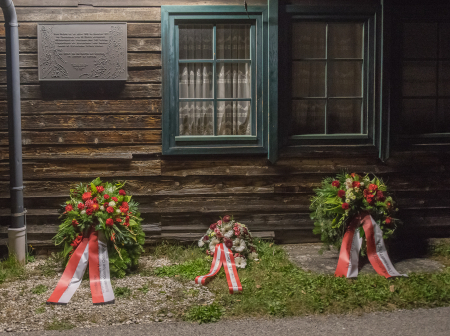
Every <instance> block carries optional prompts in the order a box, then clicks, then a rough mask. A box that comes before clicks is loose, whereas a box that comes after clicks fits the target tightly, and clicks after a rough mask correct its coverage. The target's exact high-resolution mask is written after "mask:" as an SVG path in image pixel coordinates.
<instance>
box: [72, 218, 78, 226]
mask: <svg viewBox="0 0 450 336" xmlns="http://www.w3.org/2000/svg"><path fill="white" fill-rule="evenodd" d="M72 225H73V226H74V227H75V226H77V225H78V222H77V220H76V219H72Z"/></svg>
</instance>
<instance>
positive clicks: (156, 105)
mask: <svg viewBox="0 0 450 336" xmlns="http://www.w3.org/2000/svg"><path fill="white" fill-rule="evenodd" d="M84 2H86V3H87V5H78V3H79V1H78V0H41V1H39V2H37V1H34V0H15V1H14V3H15V4H16V9H17V14H18V19H19V22H20V27H19V34H20V61H21V64H20V66H21V97H22V129H23V133H22V138H23V157H24V160H23V172H24V186H25V190H24V195H25V207H26V208H27V210H28V215H27V227H28V240H29V243H31V244H33V245H35V246H42V247H47V246H51V241H50V239H51V237H52V236H53V235H54V233H55V232H56V229H57V225H58V223H59V220H58V209H59V208H60V207H59V205H60V204H62V203H63V202H64V201H65V200H66V199H67V197H68V191H69V188H70V186H71V185H73V184H74V183H77V182H80V181H83V182H87V181H90V180H92V179H94V178H95V177H97V176H100V177H101V178H102V179H121V180H127V181H128V183H127V190H129V192H130V193H131V194H133V195H134V197H135V198H136V200H137V201H138V202H139V203H140V204H141V212H142V216H143V218H144V230H145V232H146V235H147V242H148V243H152V242H155V241H159V240H161V239H175V240H179V241H192V240H195V239H197V238H198V236H199V235H201V233H202V232H204V231H205V230H206V229H207V227H208V225H209V224H210V223H212V222H213V221H216V220H217V219H218V217H219V216H223V215H225V214H232V215H234V216H235V217H236V218H237V219H239V220H240V221H242V222H243V223H246V224H248V225H249V227H250V229H251V230H252V231H253V232H255V233H256V234H257V235H259V236H264V237H274V238H275V240H276V241H278V242H285V243H292V242H316V241H318V238H317V237H315V236H313V235H312V222H311V220H310V219H309V212H308V207H309V199H310V197H311V195H312V190H313V188H314V187H316V186H318V185H319V183H320V181H321V180H322V179H323V178H324V177H326V176H328V175H330V174H331V175H333V174H336V173H338V172H340V171H341V170H342V169H343V168H347V169H348V170H349V171H352V172H353V171H354V172H358V173H369V172H372V173H376V174H377V175H379V176H380V177H383V178H385V179H386V180H388V182H389V185H390V186H391V188H392V189H393V191H395V193H396V197H397V199H398V201H399V206H400V208H401V214H400V215H401V218H402V219H403V220H404V222H405V228H406V229H407V231H408V232H409V233H411V234H415V235H427V236H430V237H433V236H446V235H448V234H449V233H450V192H449V191H450V190H449V189H450V155H449V152H448V151H445V150H434V151H428V150H421V149H420V150H416V149H412V150H411V149H410V150H407V151H406V150H395V149H394V150H392V152H391V158H390V159H389V160H388V161H387V162H385V163H383V162H381V161H380V160H379V159H378V153H377V152H376V151H375V150H374V149H369V148H368V149H364V148H363V149H359V150H354V151H352V150H350V151H348V150H345V151H344V150H343V149H342V148H339V147H338V148H328V149H324V148H317V149H314V148H313V147H312V148H311V149H310V150H308V151H305V152H303V153H295V152H292V151H290V150H289V149H286V148H284V149H283V148H281V151H280V152H281V157H280V159H279V160H278V161H277V162H276V163H275V164H271V163H270V162H268V161H267V159H266V157H265V156H259V155H255V156H251V155H246V156H239V155H234V156H230V155H227V156H207V157H206V156H205V157H201V156H176V157H163V156H162V155H161V36H160V32H161V25H160V20H161V15H160V7H159V6H160V5H161V4H186V2H185V1H176V0H164V1H157V0H153V1H152V0H133V1H116V0H108V1H106V0H105V1H102V0H90V1H89V0H88V1H84ZM247 2H248V3H249V4H250V5H251V4H261V3H262V4H264V3H265V1H262V0H255V1H247ZM36 3H39V4H40V6H39V7H36ZM241 3H242V1H241V0H239V1H213V0H209V1H190V2H189V4H238V5H241ZM60 21H77V22H89V21H91V22H96V21H111V22H115V21H120V22H127V23H128V74H129V78H128V80H127V81H126V83H125V84H117V83H110V84H102V85H99V84H98V83H94V84H91V83H87V84H80V83H75V84H68V83H63V84H61V83H58V84H56V85H55V84H53V85H52V84H50V83H41V84H40V83H39V82H38V75H37V71H38V70H37V39H36V25H37V22H60ZM5 99H6V69H5V39H4V27H3V24H2V25H0V244H4V243H5V241H6V237H7V226H8V225H9V213H10V210H9V206H10V200H9V164H8V129H7V104H6V100H5ZM279 115H280V118H283V117H285V115H283V111H279Z"/></svg>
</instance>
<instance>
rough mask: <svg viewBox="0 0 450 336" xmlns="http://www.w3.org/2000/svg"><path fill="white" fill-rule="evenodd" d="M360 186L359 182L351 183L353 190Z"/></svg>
mask: <svg viewBox="0 0 450 336" xmlns="http://www.w3.org/2000/svg"><path fill="white" fill-rule="evenodd" d="M360 186H361V182H359V181H353V183H352V187H353V188H359V187H360Z"/></svg>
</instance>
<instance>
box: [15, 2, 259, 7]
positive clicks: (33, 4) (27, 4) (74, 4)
mask: <svg viewBox="0 0 450 336" xmlns="http://www.w3.org/2000/svg"><path fill="white" fill-rule="evenodd" d="M14 3H15V6H16V7H36V6H37V5H39V6H52V7H56V6H61V7H77V6H79V4H80V3H81V2H80V1H79V0H40V1H39V3H38V4H37V3H36V1H35V0H14ZM86 3H87V4H89V5H91V6H99V7H124V6H126V7H145V6H162V5H186V4H187V3H186V1H185V0H127V1H126V2H124V1H123V0H122V1H119V0H89V1H86ZM247 3H248V4H249V5H252V6H253V5H266V4H267V2H266V1H265V0H247ZM189 5H242V1H241V0H192V1H189Z"/></svg>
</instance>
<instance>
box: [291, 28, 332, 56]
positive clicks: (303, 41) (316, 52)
mask: <svg viewBox="0 0 450 336" xmlns="http://www.w3.org/2000/svg"><path fill="white" fill-rule="evenodd" d="M326 27H327V25H326V23H316V22H314V23H312V22H311V23H308V22H305V23H299V22H294V23H293V25H292V58H293V59H298V58H325V57H326V55H325V49H326V48H325V45H326Z"/></svg>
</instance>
